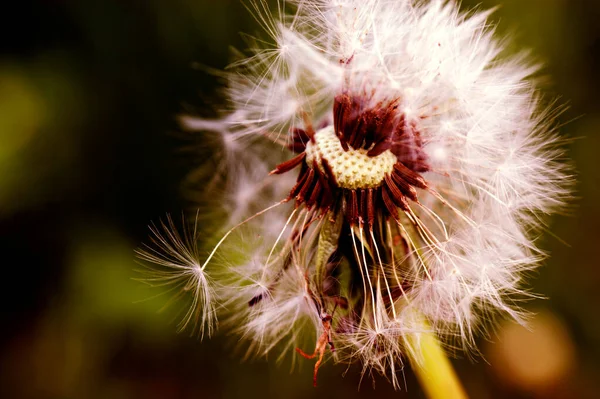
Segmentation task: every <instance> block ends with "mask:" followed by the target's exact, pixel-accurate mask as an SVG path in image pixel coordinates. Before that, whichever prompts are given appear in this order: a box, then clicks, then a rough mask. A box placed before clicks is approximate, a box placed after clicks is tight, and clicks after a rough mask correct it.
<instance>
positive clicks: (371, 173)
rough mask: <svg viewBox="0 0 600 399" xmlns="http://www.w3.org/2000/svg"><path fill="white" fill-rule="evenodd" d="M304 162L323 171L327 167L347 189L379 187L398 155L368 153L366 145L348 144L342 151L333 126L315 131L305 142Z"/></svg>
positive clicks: (337, 182)
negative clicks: (346, 148) (373, 154)
mask: <svg viewBox="0 0 600 399" xmlns="http://www.w3.org/2000/svg"><path fill="white" fill-rule="evenodd" d="M305 152H306V163H307V164H308V165H309V166H311V167H312V166H313V165H315V164H316V165H317V167H318V168H319V170H320V171H321V172H322V173H323V174H324V175H325V176H328V175H329V174H328V173H326V168H327V167H329V169H330V170H331V174H333V177H335V184H336V185H337V186H338V187H341V188H346V189H349V190H356V189H364V188H375V187H379V186H380V185H381V184H382V182H383V180H384V178H385V176H386V175H387V174H389V173H392V172H393V170H394V164H395V163H396V162H397V158H396V156H395V155H394V154H392V152H391V151H390V150H387V151H384V152H383V153H381V154H379V155H377V156H374V157H370V156H368V155H367V153H368V152H369V150H368V149H365V148H359V149H356V150H355V149H353V148H351V147H350V148H349V149H348V151H344V149H343V148H342V144H341V143H340V140H339V139H338V137H337V136H336V134H335V132H334V129H333V126H327V127H325V128H323V129H321V130H319V131H318V132H316V133H315V136H314V142H312V141H311V142H309V143H308V144H307V145H306V150H305Z"/></svg>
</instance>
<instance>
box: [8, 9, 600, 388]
mask: <svg viewBox="0 0 600 399" xmlns="http://www.w3.org/2000/svg"><path fill="white" fill-rule="evenodd" d="M477 4H481V5H482V6H483V7H484V8H488V7H493V6H496V5H499V6H500V7H499V9H498V11H497V12H496V13H495V14H494V20H495V21H497V22H499V31H500V32H503V33H506V32H508V33H512V34H514V36H515V48H514V49H515V50H518V49H522V48H531V49H533V53H534V54H535V55H536V57H537V59H538V60H539V61H541V62H543V63H544V64H545V69H544V74H546V75H547V79H545V80H544V87H543V88H542V89H543V90H544V93H545V94H546V95H547V97H548V98H554V97H557V96H560V100H559V101H560V102H561V103H566V104H568V105H569V109H568V110H567V111H566V112H565V113H564V114H562V115H561V123H563V124H564V127H563V128H562V129H561V131H562V134H563V135H564V137H565V138H571V139H573V140H572V141H571V143H570V144H569V148H568V149H569V155H570V156H571V157H572V159H573V161H574V163H575V165H576V167H577V169H578V174H579V178H578V179H579V184H578V187H577V190H578V191H577V194H576V195H577V197H578V199H577V200H575V201H574V203H573V206H572V208H571V212H570V213H571V214H570V215H566V216H558V217H555V218H554V219H553V221H552V224H551V231H552V232H553V234H555V235H556V236H557V237H560V240H559V239H557V238H554V237H552V235H550V234H547V235H545V236H544V237H541V238H540V241H541V242H540V245H541V246H542V247H543V248H545V249H547V250H549V251H550V252H551V254H552V256H551V258H550V259H549V260H548V261H547V262H546V263H545V265H544V266H543V267H542V268H541V269H540V271H539V273H538V275H536V276H534V277H535V279H534V280H532V283H533V284H534V291H535V292H539V293H542V294H543V295H545V296H547V297H549V298H550V299H549V300H539V301H533V302H531V303H529V304H528V307H529V308H530V309H532V310H533V311H534V312H535V313H536V316H535V317H534V318H533V319H532V323H531V329H530V331H527V330H525V329H523V328H521V327H518V326H515V325H514V324H511V323H505V322H500V324H499V326H498V329H497V331H495V332H493V333H491V334H490V336H489V337H487V339H482V340H481V349H482V353H483V357H482V358H478V359H476V360H475V362H473V361H470V360H468V359H457V360H456V362H455V364H456V367H457V369H458V372H459V374H460V377H461V379H462V380H463V382H464V384H465V386H466V388H467V391H468V392H469V393H470V394H471V396H472V397H474V398H501V397H516V398H531V397H540V398H542V397H543V398H585V397H598V396H600V316H599V309H600V257H599V255H598V252H596V251H597V249H598V247H599V243H600V229H599V228H598V226H600V106H599V105H600V95H599V93H600V77H599V72H600V2H598V1H597V0H521V1H519V0H511V1H504V2H499V1H493V0H484V1H477V0H464V1H463V2H462V6H463V7H464V8H465V9H466V8H470V7H473V6H476V5H477ZM1 15H2V16H1V18H2V23H0V32H1V34H0V38H1V39H0V43H1V45H0V235H1V239H0V251H1V253H2V275H1V276H2V286H3V288H2V289H1V290H0V295H1V297H2V298H1V299H2V302H1V303H2V306H3V311H2V313H3V314H2V325H3V326H4V327H3V328H2V329H1V330H0V331H1V332H0V334H1V338H2V339H1V340H0V345H1V348H0V349H1V350H0V371H1V373H0V396H1V397H3V398H145V399H153V398H247V399H251V398H279V397H281V398H309V397H328V398H337V397H343V398H358V397H392V396H395V397H422V395H421V392H420V388H419V386H418V384H417V382H416V380H415V379H414V377H413V376H412V374H411V372H410V370H408V369H407V370H406V380H407V386H408V392H406V391H403V392H399V393H393V391H392V389H391V386H390V385H389V384H387V383H386V382H385V381H384V380H383V379H381V378H375V384H376V388H377V390H373V385H374V384H372V382H371V379H370V378H369V377H368V376H367V377H366V378H365V379H364V380H363V382H362V384H361V386H360V390H359V388H358V381H359V375H360V374H359V371H360V370H359V369H358V368H350V369H349V370H348V371H347V373H346V374H345V376H342V374H344V372H345V371H346V368H344V367H341V366H332V365H331V364H330V363H328V364H327V365H326V366H325V367H323V368H322V369H321V372H320V375H319V382H320V386H319V387H318V388H316V389H315V388H313V387H312V384H311V381H312V380H311V378H312V377H311V376H312V365H313V363H312V362H304V363H301V365H300V369H295V370H293V372H291V373H290V365H289V362H288V363H284V364H282V365H281V366H277V365H276V364H274V362H272V363H267V362H266V361H264V360H258V361H253V362H242V361H241V358H240V355H239V353H236V352H235V351H234V350H232V346H233V345H232V340H231V338H228V337H222V336H221V337H217V338H215V339H212V340H210V341H204V342H202V343H201V342H200V341H199V340H198V339H196V338H194V337H188V336H187V335H186V334H177V333H176V332H175V330H176V325H175V324H176V323H175V321H176V320H175V318H174V316H175V315H174V314H173V313H172V312H169V311H165V312H158V311H157V310H158V309H160V308H161V306H162V305H163V304H164V302H165V298H160V297H159V298H155V297H154V296H155V295H156V294H157V292H156V291H153V290H148V289H147V288H146V287H144V286H143V285H142V284H140V283H138V282H136V281H134V280H132V278H134V277H135V276H136V274H135V269H136V268H137V267H138V266H137V265H136V264H135V260H134V253H133V250H134V249H135V248H136V247H137V246H139V245H140V243H141V242H142V241H144V240H145V239H146V237H147V225H148V223H149V222H150V221H153V220H154V221H156V220H158V219H159V218H160V217H163V216H164V215H165V213H167V212H171V213H174V214H179V213H180V212H181V210H182V209H184V208H186V207H187V206H188V204H187V203H185V201H184V200H183V199H182V196H181V190H180V184H181V181H182V180H183V178H184V177H185V175H186V173H187V172H189V171H190V170H191V169H192V168H193V166H194V165H195V164H197V163H198V159H197V158H198V157H196V156H195V152H194V148H196V147H198V146H200V145H201V141H200V140H199V138H198V137H196V138H190V137H187V135H186V134H183V133H182V132H180V129H179V127H178V124H177V118H176V116H177V115H179V114H181V113H185V112H190V113H194V114H204V115H207V114H210V112H211V109H212V105H213V103H214V101H215V98H217V97H215V96H216V94H215V90H216V89H217V87H218V82H217V81H216V79H215V78H214V77H212V76H209V75H207V74H206V73H205V72H203V71H202V70H201V69H202V68H199V67H198V66H199V65H207V66H210V67H215V68H223V67H224V66H225V65H226V64H227V63H228V60H229V46H234V47H237V48H244V43H243V41H242V40H241V38H240V36H239V34H238V32H251V33H252V32H256V31H257V29H258V28H257V26H256V23H255V21H254V20H253V19H252V18H251V17H250V16H249V14H248V13H247V12H246V10H245V9H244V7H243V6H242V4H241V3H240V2H239V1H238V0H214V1H209V0H171V1H158V0H81V1H66V0H65V1H62V0H38V1H31V0H24V1H19V2H12V4H11V5H10V7H9V6H5V7H4V9H3V11H2V14H1ZM517 46H518V47H517ZM561 240H564V241H565V242H566V243H567V244H568V245H566V244H565V243H563V242H561Z"/></svg>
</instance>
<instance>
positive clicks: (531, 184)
mask: <svg viewBox="0 0 600 399" xmlns="http://www.w3.org/2000/svg"><path fill="white" fill-rule="evenodd" d="M248 5H249V9H250V10H251V11H252V12H253V13H254V14H255V17H256V19H257V21H259V22H260V23H261V24H262V25H263V28H264V30H265V32H266V33H267V35H268V36H269V37H268V40H262V39H250V40H249V47H250V48H251V50H250V54H247V55H244V54H241V53H238V54H237V56H238V60H237V61H235V62H234V64H233V65H232V66H231V67H230V69H229V70H228V72H227V73H225V74H224V75H223V76H225V77H226V78H227V81H228V86H227V91H226V97H227V100H228V103H227V106H226V107H225V108H224V109H222V110H221V115H222V117H221V118H220V119H217V120H204V119H198V120H195V121H194V120H191V119H189V120H188V122H187V124H188V126H192V125H193V127H195V128H198V129H201V130H208V131H211V132H218V134H220V135H221V137H222V138H223V145H222V148H223V162H222V163H221V165H223V170H222V176H223V180H224V181H225V183H224V184H223V186H224V187H225V188H224V191H225V193H226V194H225V196H224V198H225V200H224V202H225V204H226V206H225V208H226V210H227V212H228V215H229V221H228V225H230V226H234V227H233V229H232V230H228V231H227V232H226V233H225V234H224V236H223V239H222V240H221V241H219V243H218V244H217V246H216V248H215V249H214V250H213V252H211V253H210V255H209V258H208V259H209V260H210V258H211V257H212V256H213V254H214V253H215V251H217V249H219V247H220V246H221V244H222V242H223V240H225V239H226V238H227V237H229V235H230V234H231V233H232V231H235V229H237V228H239V226H242V225H243V226H246V227H248V228H250V227H251V228H252V229H254V231H257V232H259V233H257V234H258V235H260V237H261V240H262V244H261V245H256V246H254V247H253V248H252V250H251V251H249V252H251V254H252V255H251V256H250V258H251V260H249V261H247V262H246V263H244V264H241V265H240V264H234V262H232V263H231V264H230V266H229V267H228V272H230V274H231V275H232V276H233V277H232V278H230V279H229V281H227V283H226V284H223V285H224V287H223V289H222V290H220V294H219V295H220V296H221V297H223V298H227V300H226V303H225V304H224V306H223V307H224V308H227V309H228V310H227V312H228V314H229V316H228V318H227V322H226V323H225V324H226V325H227V326H228V327H229V328H230V329H231V330H232V331H233V332H234V333H237V334H239V335H241V336H243V337H245V338H247V340H248V341H249V342H250V344H249V347H250V351H254V352H257V353H259V354H267V353H269V352H273V351H276V352H278V354H279V355H281V356H283V355H285V353H286V351H288V349H290V348H293V347H297V346H300V345H305V344H302V342H304V339H306V337H309V339H312V340H313V342H314V341H316V345H315V350H314V353H312V354H310V351H309V352H304V351H303V350H300V349H299V350H298V353H300V354H301V355H302V356H304V357H308V358H317V361H316V363H315V376H314V378H315V383H316V378H317V371H318V368H319V367H320V364H321V363H322V361H323V360H324V359H325V358H326V356H328V355H327V354H328V353H329V352H333V351H334V350H335V356H333V358H334V360H337V361H359V362H361V363H362V364H363V366H364V370H365V372H367V371H369V370H375V371H376V372H379V373H381V374H384V375H387V376H388V377H389V378H390V379H391V380H392V382H393V384H394V386H395V387H398V386H399V383H398V379H397V372H398V371H400V370H401V368H402V356H403V355H404V354H406V353H413V352H415V351H416V349H415V347H414V342H413V341H411V339H409V336H410V335H411V334H414V333H415V332H418V331H419V328H421V329H422V328H423V327H422V326H423V321H425V324H426V325H428V326H430V328H431V331H433V333H435V334H436V335H437V336H438V337H440V338H442V339H445V340H447V341H448V342H453V343H452V344H449V345H454V343H456V345H454V346H457V347H460V348H462V349H465V350H466V351H476V348H475V345H474V342H475V340H474V338H475V336H476V334H479V333H485V328H486V326H487V325H488V324H489V323H490V322H491V321H492V320H493V319H494V318H495V317H496V316H495V315H496V314H503V315H507V316H509V317H512V318H515V319H517V320H522V316H523V315H522V310H521V309H520V307H519V301H520V300H521V298H528V297H531V294H530V293H528V292H527V289H526V286H525V284H524V276H525V275H526V273H527V272H529V271H531V270H533V269H535V267H536V266H537V265H539V263H540V262H541V261H542V260H543V259H544V258H545V256H546V255H545V254H544V253H543V252H542V251H541V250H539V249H538V248H537V245H536V239H537V237H538V236H539V234H541V233H540V232H541V231H543V230H544V229H545V228H546V221H545V216H546V215H548V214H551V213H553V212H556V211H560V210H561V209H562V208H563V207H564V204H565V202H566V201H567V200H568V199H569V195H570V194H569V193H570V181H571V172H570V168H569V166H568V163H565V162H564V155H563V150H562V149H561V144H562V143H561V140H560V139H559V135H558V133H557V132H556V131H555V125H556V123H555V120H556V118H557V116H558V114H559V113H560V110H561V108H560V107H557V106H556V105H555V104H550V105H544V101H543V100H542V99H541V98H540V95H539V94H538V92H537V91H536V89H535V79H534V75H535V73H536V72H537V70H538V69H539V66H538V65H535V64H533V63H532V62H530V61H529V55H528V54H526V53H521V54H516V55H508V54H507V51H506V46H507V43H508V42H507V41H499V40H498V39H496V38H495V33H494V27H493V25H492V24H491V23H490V22H489V17H490V15H491V11H471V12H462V11H460V10H459V8H458V6H457V5H456V3H455V2H453V1H442V0H431V1H411V0H397V1H381V0H294V1H291V2H278V5H279V7H278V10H279V13H275V14H273V15H271V14H269V13H268V7H267V6H266V3H264V2H262V1H259V0H257V1H250V2H249V4H248ZM286 6H289V7H288V9H290V10H291V14H287V15H286V14H284V13H282V10H284V9H286ZM269 41H270V42H272V44H268V43H269ZM277 146H279V147H281V148H283V150H279V149H277ZM268 170H271V172H270V174H269V173H268ZM286 204H287V205H286ZM176 249H179V250H181V248H179V247H178V248H176ZM221 250H222V251H224V249H221ZM171 252H173V251H171ZM221 256H223V257H225V258H227V256H226V255H221ZM159 260H160V259H159ZM205 262H207V261H205ZM205 269H206V266H205V263H203V264H202V266H201V267H200V271H201V272H202V273H199V272H198V270H197V269H194V268H191V267H189V268H187V269H186V268H183V269H177V268H175V269H174V271H175V272H176V273H175V276H177V277H175V278H179V277H181V276H183V275H184V274H183V273H182V271H185V272H186V273H189V276H194V277H193V279H192V281H194V282H195V281H196V280H197V281H200V280H201V278H200V277H202V278H205V276H206V273H205ZM229 269H230V270H229ZM194 273H196V274H194ZM185 275H186V276H188V274H185ZM205 280H206V278H205ZM186 281H187V280H186ZM207 281H208V280H207ZM198 286H202V287H208V286H210V284H208V283H207V282H204V281H203V282H202V284H195V285H194V284H192V285H191V287H198ZM185 287H187V285H184V288H185ZM202 292H205V291H202ZM202 292H201V293H202ZM203 295H204V296H203V297H202V298H206V296H207V294H203ZM206 302H207V301H206V300H204V299H202V300H200V301H198V302H197V304H199V305H204V304H205V303H206ZM209 314H210V315H211V317H212V314H213V313H212V311H211V312H210V313H209ZM419 326H421V327H419ZM411 342H412V343H411ZM282 348H283V349H282ZM288 352H289V351H288Z"/></svg>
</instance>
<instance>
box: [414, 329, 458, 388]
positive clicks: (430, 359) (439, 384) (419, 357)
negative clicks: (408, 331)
mask: <svg viewBox="0 0 600 399" xmlns="http://www.w3.org/2000/svg"><path fill="white" fill-rule="evenodd" d="M421 324H422V325H423V326H424V327H425V328H424V329H423V331H422V332H417V333H414V334H412V335H411V336H410V337H409V338H408V345H409V347H410V350H409V351H408V352H409V353H408V357H409V359H410V363H411V365H412V368H413V370H414V372H415V374H416V375H417V378H418V379H419V382H420V383H421V386H422V387H423V390H424V391H425V393H426V395H427V397H428V398H430V399H442V398H444V399H450V398H452V399H459V398H467V394H466V393H465V390H464V388H463V387H462V385H461V383H460V380H459V379H458V377H457V375H456V372H455V371H454V369H453V368H452V364H451V363H450V360H449V359H448V357H447V356H446V353H445V352H444V350H443V349H442V346H441V344H440V341H439V340H438V339H437V337H436V336H435V334H434V333H433V331H431V329H430V328H429V325H428V323H427V322H426V321H424V320H423V322H422V323H421Z"/></svg>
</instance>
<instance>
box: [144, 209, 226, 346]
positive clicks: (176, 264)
mask: <svg viewBox="0 0 600 399" xmlns="http://www.w3.org/2000/svg"><path fill="white" fill-rule="evenodd" d="M197 227H198V226H197V224H196V223H194V224H193V227H192V229H191V230H190V229H188V228H187V226H184V232H183V234H179V232H178V231H177V229H176V227H175V223H174V222H173V219H172V218H171V216H167V221H166V222H160V224H159V226H156V225H152V226H151V227H150V232H151V237H150V240H151V243H150V244H146V245H144V247H143V248H141V249H138V250H136V253H137V255H138V257H139V258H140V259H141V260H142V261H144V262H148V263H151V264H153V265H155V266H153V267H148V268H146V269H145V270H143V271H142V273H143V274H144V277H143V278H140V280H141V281H143V282H144V283H147V284H149V285H151V286H159V287H165V286H166V287H168V290H169V291H174V292H175V294H176V295H175V296H174V297H173V299H172V301H173V300H177V299H179V298H182V297H183V298H184V299H188V301H189V303H188V304H187V306H185V307H184V308H183V313H184V315H183V317H182V318H181V321H180V322H179V324H178V330H179V331H183V330H185V329H188V328H189V329H191V331H192V333H197V334H198V335H199V336H200V337H201V338H203V337H204V335H205V334H206V335H207V336H209V337H210V336H211V335H212V333H213V332H214V329H215V327H216V325H217V318H216V306H217V305H216V302H215V300H216V299H217V295H216V292H215V287H214V285H213V282H212V280H211V278H210V277H209V276H208V274H207V273H205V271H204V267H203V265H202V263H201V261H200V254H199V249H198V238H199V236H198V229H197ZM156 266H159V267H160V268H157V267H156Z"/></svg>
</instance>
